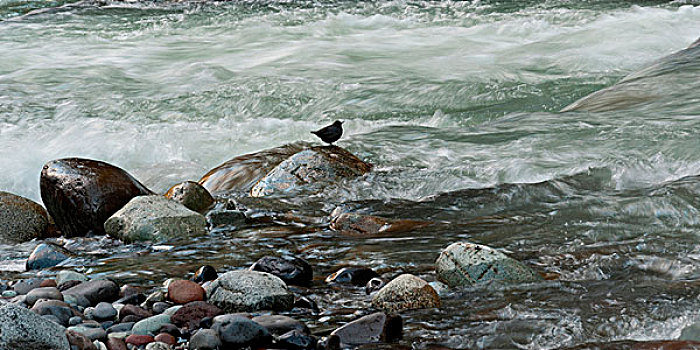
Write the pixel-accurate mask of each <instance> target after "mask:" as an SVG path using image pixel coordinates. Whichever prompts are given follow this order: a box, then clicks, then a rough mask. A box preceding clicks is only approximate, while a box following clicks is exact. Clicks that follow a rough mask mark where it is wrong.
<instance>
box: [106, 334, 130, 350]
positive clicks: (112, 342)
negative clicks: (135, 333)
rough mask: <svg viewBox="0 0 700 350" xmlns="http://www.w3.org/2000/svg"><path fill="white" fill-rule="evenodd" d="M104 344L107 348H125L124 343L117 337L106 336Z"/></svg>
mask: <svg viewBox="0 0 700 350" xmlns="http://www.w3.org/2000/svg"><path fill="white" fill-rule="evenodd" d="M106 345H107V349H109V350H127V347H126V343H125V342H124V340H122V339H119V338H112V337H109V338H107V343H106Z"/></svg>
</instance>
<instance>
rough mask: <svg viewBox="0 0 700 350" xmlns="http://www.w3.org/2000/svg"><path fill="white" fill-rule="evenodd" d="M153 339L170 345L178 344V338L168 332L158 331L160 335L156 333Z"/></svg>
mask: <svg viewBox="0 0 700 350" xmlns="http://www.w3.org/2000/svg"><path fill="white" fill-rule="evenodd" d="M153 339H154V340H155V341H157V342H161V343H165V344H168V345H175V344H177V339H175V337H173V336H172V335H170V334H168V333H158V335H156V336H155V337H154V338H153Z"/></svg>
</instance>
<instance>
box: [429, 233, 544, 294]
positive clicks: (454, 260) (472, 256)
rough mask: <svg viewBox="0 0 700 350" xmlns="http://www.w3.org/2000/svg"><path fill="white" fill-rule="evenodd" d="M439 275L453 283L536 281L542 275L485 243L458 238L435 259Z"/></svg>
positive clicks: (441, 278) (436, 270) (441, 279)
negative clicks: (459, 240)
mask: <svg viewBox="0 0 700 350" xmlns="http://www.w3.org/2000/svg"><path fill="white" fill-rule="evenodd" d="M435 272H436V274H437V279H438V280H440V281H441V282H443V283H445V284H447V285H448V286H450V287H455V286H471V285H476V284H483V283H488V282H492V281H499V282H506V283H520V282H535V281H540V280H542V277H541V276H540V275H539V274H537V273H536V272H535V271H533V270H532V269H531V268H529V267H527V266H525V265H524V264H523V263H521V262H520V261H517V260H515V259H513V258H511V257H508V256H507V255H505V254H503V253H501V252H499V251H497V250H495V249H493V248H491V247H488V246H484V245H479V244H474V243H468V242H457V243H453V244H451V245H450V246H449V247H447V248H445V249H444V250H443V251H442V252H441V253H440V256H439V257H438V258H437V261H436V262H435Z"/></svg>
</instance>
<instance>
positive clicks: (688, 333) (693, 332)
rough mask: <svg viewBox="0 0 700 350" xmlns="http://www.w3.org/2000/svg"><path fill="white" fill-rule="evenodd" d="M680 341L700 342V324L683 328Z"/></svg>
mask: <svg viewBox="0 0 700 350" xmlns="http://www.w3.org/2000/svg"><path fill="white" fill-rule="evenodd" d="M678 340H692V341H700V322H696V323H693V324H691V325H690V326H688V327H685V328H683V330H682V331H681V336H680V337H679V338H678Z"/></svg>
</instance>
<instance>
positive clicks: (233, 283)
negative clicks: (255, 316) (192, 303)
mask: <svg viewBox="0 0 700 350" xmlns="http://www.w3.org/2000/svg"><path fill="white" fill-rule="evenodd" d="M205 290H206V292H207V300H208V302H209V303H211V304H213V305H215V306H217V307H219V308H220V309H222V310H224V311H225V312H239V311H256V310H274V311H286V310H291V309H292V306H293V304H294V295H293V294H292V293H291V292H289V290H287V286H286V285H285V284H284V281H282V280H281V279H280V278H279V277H277V276H274V275H271V274H269V273H265V272H257V271H245V270H238V271H230V272H227V273H224V274H222V275H219V277H218V278H217V279H216V280H214V281H212V282H211V284H210V285H208V286H206V288H205Z"/></svg>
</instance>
